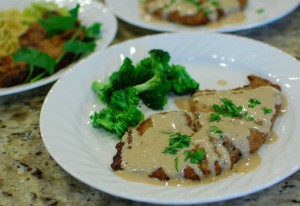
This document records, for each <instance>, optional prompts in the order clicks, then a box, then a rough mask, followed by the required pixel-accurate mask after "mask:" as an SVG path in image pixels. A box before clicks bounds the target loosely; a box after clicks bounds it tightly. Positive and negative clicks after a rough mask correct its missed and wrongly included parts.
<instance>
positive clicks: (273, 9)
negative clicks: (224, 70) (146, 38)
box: [106, 0, 300, 32]
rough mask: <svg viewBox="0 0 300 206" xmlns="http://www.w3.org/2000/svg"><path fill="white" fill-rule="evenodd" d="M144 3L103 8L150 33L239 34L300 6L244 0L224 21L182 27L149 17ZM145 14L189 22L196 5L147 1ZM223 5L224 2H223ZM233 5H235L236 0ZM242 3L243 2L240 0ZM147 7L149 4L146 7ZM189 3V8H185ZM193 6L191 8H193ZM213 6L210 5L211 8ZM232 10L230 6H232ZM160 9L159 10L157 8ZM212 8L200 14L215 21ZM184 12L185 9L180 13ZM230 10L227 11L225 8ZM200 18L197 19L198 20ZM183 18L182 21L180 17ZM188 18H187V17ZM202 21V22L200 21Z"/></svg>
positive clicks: (114, 2)
mask: <svg viewBox="0 0 300 206" xmlns="http://www.w3.org/2000/svg"><path fill="white" fill-rule="evenodd" d="M226 1H227V3H226V4H227V5H230V4H233V5H234V4H237V3H232V2H233V1H234V0H233V1H232V0H229V1H228V0H226ZM144 2H146V1H145V0H143V1H141V0H123V1H118V0H106V3H107V6H108V7H109V8H110V9H111V11H113V12H114V13H115V14H116V15H117V16H118V17H119V18H120V19H122V20H124V21H126V22H128V23H130V24H133V25H136V26H139V27H142V28H146V29H150V30H156V31H167V32H182V31H211V32H215V31H217V32H234V31H241V30H245V29H251V28H255V27H259V26H263V25H266V24H269V23H272V22H274V21H276V20H278V19H280V18H282V17H284V16H286V15H288V14H289V13H291V12H292V11H293V10H294V9H296V8H297V7H298V5H299V3H300V1H299V0H287V1H280V0H264V1H260V0H248V3H247V5H246V6H245V8H244V9H243V11H242V12H237V13H236V14H233V15H231V16H229V17H228V18H224V19H223V20H221V21H217V22H216V23H213V24H207V25H204V26H186V25H184V24H177V23H173V22H170V21H166V20H159V19H158V18H155V17H153V16H152V15H149V13H147V12H145V10H144V9H143V8H144V6H143V4H144ZM149 2H150V3H149V6H148V11H149V12H151V11H155V10H159V11H158V12H159V13H161V14H162V16H166V15H168V12H172V11H174V10H178V12H177V14H176V15H173V16H172V18H173V19H180V16H181V15H183V16H185V15H186V16H187V18H186V19H189V18H190V17H188V16H189V15H191V13H192V12H193V11H194V10H195V8H196V9H197V7H199V5H200V4H199V3H198V2H197V1H186V2H184V1H178V2H181V3H182V2H183V3H184V6H181V5H174V4H175V3H174V2H176V1H172V0H170V1H168V0H167V1H156V3H155V4H154V3H153V2H155V1H149ZM208 2H212V4H214V5H216V2H218V1H208ZM224 2H225V1H224ZM236 2H239V1H237V0H236ZM240 2H244V1H240ZM150 4H151V5H150ZM189 4H190V5H189ZM172 5H174V6H173V7H174V8H173V7H172ZM193 7H195V8H193ZM213 7H214V6H213ZM233 7H234V6H233ZM159 8H160V9H159ZM211 8H212V6H211V5H210V6H208V7H207V8H204V9H203V10H204V13H206V14H208V16H211V17H212V18H215V15H214V14H213V13H216V14H217V13H218V12H216V11H215V12H213V10H212V9H211ZM184 9H185V10H184ZM229 10H230V9H229ZM199 16H200V17H199ZM202 18H203V16H202V17H201V15H198V16H197V17H195V18H194V19H193V20H183V21H184V22H191V21H198V20H199V19H202ZM182 19H183V18H182ZM190 19H191V18H190ZM201 21H202V20H201Z"/></svg>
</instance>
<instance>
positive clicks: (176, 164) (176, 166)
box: [175, 157, 179, 172]
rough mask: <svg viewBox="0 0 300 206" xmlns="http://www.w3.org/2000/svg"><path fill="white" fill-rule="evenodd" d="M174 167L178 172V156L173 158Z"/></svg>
mask: <svg viewBox="0 0 300 206" xmlns="http://www.w3.org/2000/svg"><path fill="white" fill-rule="evenodd" d="M175 169H176V171H177V172H178V170H179V169H178V157H176V158H175Z"/></svg>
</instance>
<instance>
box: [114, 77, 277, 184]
mask: <svg viewBox="0 0 300 206" xmlns="http://www.w3.org/2000/svg"><path fill="white" fill-rule="evenodd" d="M248 79H249V82H250V83H249V84H248V85H245V86H243V87H239V88H236V89H233V90H232V92H233V93H241V92H243V91H242V90H245V89H255V88H258V87H261V86H272V87H274V88H276V89H278V90H280V86H279V85H277V84H273V83H272V82H270V81H269V80H267V79H264V78H262V77H258V76H255V75H250V76H248ZM215 92H216V91H215V90H205V91H201V90H199V91H197V94H195V95H199V94H202V95H210V94H214V93H215ZM192 104H194V105H192V107H193V106H194V111H193V112H194V113H198V112H199V111H200V112H210V111H212V108H210V107H204V106H203V105H201V104H200V103H199V102H197V103H192ZM197 104H198V105H197ZM199 105H200V106H199ZM280 108H281V105H276V106H275V109H276V112H275V114H274V116H273V118H272V121H271V128H272V126H273V124H274V122H275V120H276V118H277V117H278V115H279V113H280ZM186 123H187V124H188V125H189V126H190V127H191V128H192V125H195V122H194V121H192V119H191V116H190V115H188V114H187V115H186ZM257 124H259V123H257ZM152 126H153V125H152V121H151V119H147V120H145V121H143V122H142V123H141V124H140V125H139V126H138V127H137V128H138V129H137V131H139V133H140V134H141V135H142V134H143V133H144V132H145V131H146V130H147V129H148V128H150V127H152ZM199 127H201V126H199ZM129 136H130V131H129V132H128V137H129ZM267 137H268V134H264V133H261V132H259V131H258V130H255V129H250V136H249V138H248V140H249V148H250V151H249V153H250V154H253V153H255V152H257V150H258V149H259V148H260V147H261V146H262V144H263V143H264V142H265V141H266V139H267ZM127 139H128V142H129V141H130V138H127ZM210 141H211V142H214V141H215V138H211V139H210ZM123 144H124V143H123ZM123 144H122V143H121V142H120V143H119V144H118V145H117V146H116V148H117V154H116V155H115V157H114V162H115V163H113V164H112V168H113V170H119V169H122V168H121V166H120V164H121V152H120V151H121V150H122V147H121V146H120V145H123ZM223 146H224V147H225V148H226V150H227V151H228V154H229V157H230V162H231V168H232V167H233V166H234V165H235V164H236V163H237V162H238V161H239V160H240V159H241V158H242V153H241V151H240V149H239V148H236V147H235V145H234V144H233V143H232V142H231V141H230V140H229V139H227V138H226V137H224V139H223ZM193 149H195V150H196V149H198V148H197V146H196V147H195V148H193ZM200 149H201V150H203V151H205V148H200ZM197 167H198V168H199V170H201V172H202V173H203V175H204V177H207V176H210V175H212V171H211V170H210V168H209V165H208V161H207V159H206V158H204V159H203V160H202V161H201V162H200V163H199V164H198V166H197ZM221 173H222V167H221V165H220V163H219V162H217V161H215V162H214V175H216V176H217V175H220V174H221ZM149 177H151V178H156V179H159V180H169V179H170V178H169V177H168V175H167V174H166V173H165V172H164V169H163V165H162V167H160V168H158V169H156V170H154V171H153V172H152V173H151V174H150V175H149ZM183 177H184V178H186V179H189V180H192V181H201V178H202V177H201V178H200V176H199V174H197V173H196V171H195V170H194V169H193V168H192V167H190V166H187V167H186V168H184V169H183Z"/></svg>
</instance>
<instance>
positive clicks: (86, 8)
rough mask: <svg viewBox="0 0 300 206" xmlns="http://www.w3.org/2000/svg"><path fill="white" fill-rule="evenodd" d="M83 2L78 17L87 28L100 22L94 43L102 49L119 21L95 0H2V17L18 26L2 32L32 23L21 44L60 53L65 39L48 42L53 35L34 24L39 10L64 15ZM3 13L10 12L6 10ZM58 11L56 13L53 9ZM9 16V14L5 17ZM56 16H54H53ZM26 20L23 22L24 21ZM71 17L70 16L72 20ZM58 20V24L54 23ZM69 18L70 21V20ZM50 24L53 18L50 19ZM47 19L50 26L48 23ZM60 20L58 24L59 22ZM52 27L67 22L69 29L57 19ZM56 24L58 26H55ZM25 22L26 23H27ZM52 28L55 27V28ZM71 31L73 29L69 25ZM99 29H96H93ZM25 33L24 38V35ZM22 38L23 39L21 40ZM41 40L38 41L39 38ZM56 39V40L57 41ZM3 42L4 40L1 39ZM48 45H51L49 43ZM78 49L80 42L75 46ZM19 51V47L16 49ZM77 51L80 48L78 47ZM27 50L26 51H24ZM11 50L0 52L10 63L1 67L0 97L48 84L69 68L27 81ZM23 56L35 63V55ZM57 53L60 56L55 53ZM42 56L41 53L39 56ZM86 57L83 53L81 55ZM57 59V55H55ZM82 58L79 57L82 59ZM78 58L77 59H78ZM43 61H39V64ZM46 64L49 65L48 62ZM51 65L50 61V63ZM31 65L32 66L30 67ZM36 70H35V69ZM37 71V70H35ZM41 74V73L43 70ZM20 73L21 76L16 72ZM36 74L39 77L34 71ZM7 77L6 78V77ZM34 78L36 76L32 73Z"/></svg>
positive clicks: (54, 53) (96, 48)
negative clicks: (6, 0)
mask: <svg viewBox="0 0 300 206" xmlns="http://www.w3.org/2000/svg"><path fill="white" fill-rule="evenodd" d="M77 4H78V5H80V7H79V11H78V20H79V22H80V23H81V25H82V26H84V27H85V28H88V27H90V26H92V25H94V24H100V34H99V35H97V36H95V40H94V42H95V44H96V47H95V48H94V51H99V50H102V49H104V48H106V47H107V46H108V45H109V44H110V43H111V42H112V41H113V39H114V37H115V34H116V32H117V20H116V18H115V16H114V15H113V14H112V13H110V12H109V10H108V9H107V8H106V7H105V5H103V4H102V3H100V2H95V1H92V0H90V1H68V0H62V1H61V0H59V1H58V0H57V1H52V2H49V1H43V0H40V1H34V0H24V1H21V2H20V1H17V0H11V1H9V2H0V7H1V13H2V17H1V18H2V19H3V21H4V20H5V21H6V23H4V24H5V25H9V24H12V25H15V27H9V28H10V29H11V30H9V29H8V28H7V27H5V26H3V27H2V30H1V32H3V31H6V30H7V31H6V32H8V33H9V34H11V33H12V32H14V31H18V29H19V27H21V26H23V27H26V25H27V24H29V25H30V26H29V27H28V28H26V30H25V31H24V32H23V33H22V35H23V37H22V36H21V37H19V41H20V42H21V41H22V47H23V46H24V45H25V46H26V45H29V47H31V48H35V49H36V50H39V51H43V52H46V53H47V52H48V53H49V54H52V55H54V56H55V55H56V54H57V53H59V52H61V48H59V47H60V43H59V41H62V38H56V37H55V38H56V39H55V38H53V39H52V40H49V41H47V38H48V37H49V39H50V38H51V35H50V34H49V36H47V37H46V38H44V39H42V37H43V34H42V33H43V32H41V30H40V29H39V27H37V26H35V25H36V24H35V22H37V19H38V18H40V17H39V15H40V13H43V12H46V11H56V12H57V13H58V14H62V15H68V10H71V9H74V8H76V5H77ZM4 12H11V14H9V13H6V14H5V13H4ZM12 13H14V17H13V18H11V16H12ZM54 13H55V12H54ZM5 15H6V16H5ZM21 18H23V19H25V20H26V24H24V22H23V20H22V22H23V25H21V26H20V25H18V24H20V23H18V22H20V19H21ZM54 19H55V17H54ZM25 20H24V21H25ZM69 20H70V19H69ZM55 21H56V23H55ZM67 21H68V20H67ZM49 22H50V24H51V21H49ZM49 22H48V25H49ZM57 22H59V23H57ZM17 23H18V24H17ZM52 24H53V25H52V26H50V27H48V28H50V29H51V27H53V28H54V29H55V28H57V29H58V30H59V29H61V28H59V27H58V26H56V25H59V24H61V25H64V26H65V28H68V27H67V25H66V22H64V23H63V22H62V21H60V20H54V21H53V22H52ZM55 24H56V25H55ZM24 25H25V26H24ZM34 29H35V30H34ZM52 30H53V29H52ZM69 30H70V28H69ZM94 31H96V30H94ZM37 33H40V35H37ZM24 36H25V37H24ZM5 38H6V42H5V44H4V45H3V47H2V49H3V50H4V48H6V47H8V43H9V42H8V41H7V36H4V37H3V39H5ZM20 39H22V40H20ZM37 39H39V40H37ZM67 40H71V36H70V35H69V36H66V37H65V39H64V41H67ZM55 42H56V43H55ZM2 43H3V42H2ZM47 44H48V45H47ZM76 47H77V48H78V45H77V46H76ZM70 49H71V50H74V51H75V48H70ZM16 51H17V50H16ZM77 51H79V50H78V49H77ZM23 53H24V51H23ZM10 54H11V53H9V54H7V55H4V54H3V51H1V57H2V58H1V61H2V62H5V61H6V65H7V66H2V67H1V68H0V72H1V78H0V81H1V82H0V96H2V95H8V94H14V93H18V92H22V91H26V90H30V89H33V88H36V87H39V86H42V85H45V84H48V83H50V82H53V81H55V80H57V79H58V78H59V77H60V76H61V75H62V74H63V73H64V72H65V71H66V70H67V67H64V68H62V69H60V70H59V71H56V72H55V73H53V74H52V75H48V76H45V77H44V78H41V79H39V80H37V81H33V82H31V81H30V80H28V81H27V80H25V78H24V74H25V73H26V74H27V73H29V72H27V70H26V69H24V67H26V66H24V65H22V66H21V69H22V70H23V72H19V73H18V72H17V69H14V68H15V67H17V66H18V65H17V66H15V65H14V62H12V63H11V64H9V63H8V62H9V58H10V57H9V56H10ZM21 56H23V57H20V58H21V60H20V61H21V62H22V61H30V62H31V63H33V62H35V61H36V60H32V59H33V58H34V57H33V56H32V54H31V55H29V56H27V58H26V57H25V58H24V56H25V55H24V54H22V55H21ZM56 56H57V55H56ZM39 57H40V56H39ZM82 57H84V56H82ZM56 58H57V57H56ZM79 60H80V59H79ZM41 61H43V60H37V61H36V62H35V63H36V64H39V65H38V66H41ZM77 61H78V59H77ZM38 62H40V63H38ZM75 62H76V61H74V63H75ZM45 65H47V64H45ZM48 65H50V64H49V62H48ZM28 67H29V66H28ZM35 72H36V71H35ZM33 73H34V72H33ZM40 73H41V72H40ZM17 74H18V75H17ZM35 76H38V75H37V74H35ZM4 77H5V78H4ZM33 77H34V75H33Z"/></svg>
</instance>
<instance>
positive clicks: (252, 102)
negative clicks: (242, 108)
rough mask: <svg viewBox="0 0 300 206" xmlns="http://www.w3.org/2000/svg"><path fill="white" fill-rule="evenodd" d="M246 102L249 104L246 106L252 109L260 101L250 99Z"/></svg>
mask: <svg viewBox="0 0 300 206" xmlns="http://www.w3.org/2000/svg"><path fill="white" fill-rule="evenodd" d="M248 102H249V104H248V107H249V108H254V107H256V106H257V105H259V104H261V101H260V100H259V99H254V98H250V99H249V101H248Z"/></svg>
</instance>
